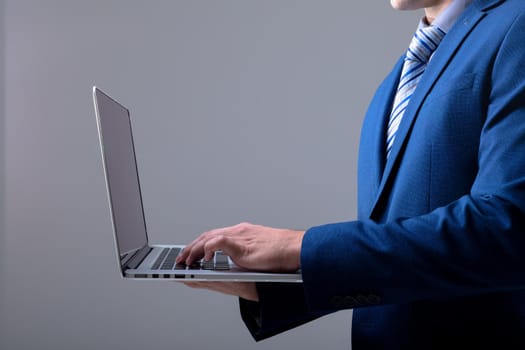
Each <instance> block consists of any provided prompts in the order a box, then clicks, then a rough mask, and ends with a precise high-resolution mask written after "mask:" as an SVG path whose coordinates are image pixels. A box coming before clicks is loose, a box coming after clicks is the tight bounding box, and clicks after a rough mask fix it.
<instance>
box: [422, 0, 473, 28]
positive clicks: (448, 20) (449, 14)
mask: <svg viewBox="0 0 525 350" xmlns="http://www.w3.org/2000/svg"><path fill="white" fill-rule="evenodd" d="M471 2H472V0H454V1H452V3H451V4H450V5H448V7H447V8H446V9H445V10H443V12H441V13H440V14H439V16H437V18H436V19H435V20H434V22H432V25H435V26H437V27H438V28H439V29H441V30H443V31H444V32H445V33H447V32H448V31H450V29H451V28H452V26H453V25H454V23H456V21H457V20H458V18H459V16H461V14H462V13H463V11H464V10H465V9H466V8H467V7H468V6H469V5H470V3H471ZM428 26H429V25H428V24H427V22H426V20H425V18H424V17H423V18H422V19H421V20H420V21H419V26H418V29H421V28H425V27H428Z"/></svg>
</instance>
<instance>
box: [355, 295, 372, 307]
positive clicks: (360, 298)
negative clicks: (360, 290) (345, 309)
mask: <svg viewBox="0 0 525 350" xmlns="http://www.w3.org/2000/svg"><path fill="white" fill-rule="evenodd" d="M357 303H358V304H359V306H366V305H368V304H369V303H370V301H369V300H368V298H367V297H365V296H364V295H362V294H359V295H358V296H357Z"/></svg>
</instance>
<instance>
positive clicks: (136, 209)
mask: <svg viewBox="0 0 525 350" xmlns="http://www.w3.org/2000/svg"><path fill="white" fill-rule="evenodd" d="M94 94H95V104H96V108H97V111H98V113H97V118H98V123H99V133H100V141H101V146H102V156H103V159H104V167H105V172H106V181H107V186H108V191H109V200H110V205H111V214H112V216H113V225H114V229H115V234H116V240H117V246H118V250H119V254H120V257H122V256H123V255H124V254H126V253H128V252H130V251H133V250H136V249H139V248H142V247H143V246H144V245H146V244H147V234H146V223H145V220H144V212H143V208H142V198H141V194H140V184H139V178H138V172H137V163H136V158H135V148H134V145H133V135H132V133H131V121H130V117H129V111H128V110H127V109H126V108H125V107H124V106H122V105H120V104H119V103H118V102H116V101H114V100H113V99H111V98H110V97H109V96H107V95H106V94H104V93H103V92H102V91H100V90H98V89H96V88H95V89H94Z"/></svg>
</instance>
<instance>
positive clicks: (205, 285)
mask: <svg viewBox="0 0 525 350" xmlns="http://www.w3.org/2000/svg"><path fill="white" fill-rule="evenodd" d="M183 283H184V284H185V285H187V286H188V287H191V288H199V289H208V290H211V291H214V292H219V293H223V294H229V295H235V296H238V297H241V298H243V299H246V300H250V301H259V294H258V293H257V288H256V286H255V282H183Z"/></svg>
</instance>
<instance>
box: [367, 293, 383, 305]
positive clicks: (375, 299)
mask: <svg viewBox="0 0 525 350" xmlns="http://www.w3.org/2000/svg"><path fill="white" fill-rule="evenodd" d="M367 299H368V303H369V304H372V305H377V304H379V303H381V298H380V297H379V296H377V295H375V294H369V295H368V298H367Z"/></svg>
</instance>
